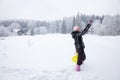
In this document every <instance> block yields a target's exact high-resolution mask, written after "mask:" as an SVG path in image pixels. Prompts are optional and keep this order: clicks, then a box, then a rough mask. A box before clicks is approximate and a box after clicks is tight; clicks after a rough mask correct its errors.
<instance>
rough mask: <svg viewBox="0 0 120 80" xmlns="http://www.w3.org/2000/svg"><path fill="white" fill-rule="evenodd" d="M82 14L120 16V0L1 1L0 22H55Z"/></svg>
mask: <svg viewBox="0 0 120 80" xmlns="http://www.w3.org/2000/svg"><path fill="white" fill-rule="evenodd" d="M78 12H79V13H82V14H84V13H85V14H95V15H103V14H105V15H106V14H109V15H114V14H120V0H0V20H6V19H34V20H55V19H62V18H63V17H69V16H73V15H76V14H77V13H78Z"/></svg>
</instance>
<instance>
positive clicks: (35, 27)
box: [0, 13, 120, 37]
mask: <svg viewBox="0 0 120 80" xmlns="http://www.w3.org/2000/svg"><path fill="white" fill-rule="evenodd" d="M89 20H93V24H92V27H91V28H90V30H89V32H88V33H89V34H97V35H101V36H117V35H120V15H119V14H117V15H114V16H111V15H103V16H97V15H85V14H79V13H78V14H77V15H76V16H70V17H64V18H63V19H62V20H54V21H41V20H24V19H16V20H15V19H14V20H0V37H6V36H20V35H32V36H33V35H39V34H49V33H50V34H54V33H61V34H69V33H71V32H72V28H73V27H74V26H79V27H80V29H81V30H83V29H84V28H85V26H86V25H87V23H88V21H89Z"/></svg>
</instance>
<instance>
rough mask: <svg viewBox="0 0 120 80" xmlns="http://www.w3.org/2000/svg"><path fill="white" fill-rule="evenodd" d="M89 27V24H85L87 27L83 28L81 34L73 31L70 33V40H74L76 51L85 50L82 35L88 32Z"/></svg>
mask: <svg viewBox="0 0 120 80" xmlns="http://www.w3.org/2000/svg"><path fill="white" fill-rule="evenodd" d="M90 26H91V24H87V26H86V27H85V29H84V30H83V31H82V32H79V31H73V32H72V33H71V35H72V38H73V39H74V42H75V43H74V44H75V48H76V49H84V48H85V45H84V42H83V38H82V35H84V34H85V33H86V32H87V31H88V29H89V28H90Z"/></svg>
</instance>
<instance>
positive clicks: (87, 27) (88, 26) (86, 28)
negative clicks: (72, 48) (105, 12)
mask: <svg viewBox="0 0 120 80" xmlns="http://www.w3.org/2000/svg"><path fill="white" fill-rule="evenodd" d="M91 24H92V20H90V21H89V23H88V24H87V26H86V27H85V29H84V30H83V31H82V32H81V33H80V34H79V35H84V34H85V33H86V32H87V31H88V30H89V28H90V27H91Z"/></svg>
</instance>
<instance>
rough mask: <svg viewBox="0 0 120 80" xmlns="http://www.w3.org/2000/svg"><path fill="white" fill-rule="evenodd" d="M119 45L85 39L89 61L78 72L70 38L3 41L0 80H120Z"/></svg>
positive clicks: (104, 38)
mask: <svg viewBox="0 0 120 80" xmlns="http://www.w3.org/2000/svg"><path fill="white" fill-rule="evenodd" d="M119 41H120V36H96V35H85V36H84V42H85V45H86V48H85V52H86V56H87V59H86V61H85V62H84V64H83V65H82V66H81V69H82V70H81V71H80V72H76V71H75V63H73V62H72V61H71V57H72V56H73V55H74V53H75V49H74V41H73V39H72V38H71V35H70V34H67V35H62V34H54V35H53V34H48V35H37V36H17V37H5V38H0V80H120V69H119V68H120V42H119Z"/></svg>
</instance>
